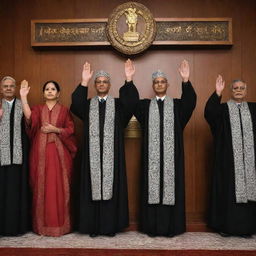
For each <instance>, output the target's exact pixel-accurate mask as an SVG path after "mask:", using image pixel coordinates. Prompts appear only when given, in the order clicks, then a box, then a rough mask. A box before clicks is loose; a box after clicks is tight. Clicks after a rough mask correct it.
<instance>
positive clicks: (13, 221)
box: [0, 101, 31, 236]
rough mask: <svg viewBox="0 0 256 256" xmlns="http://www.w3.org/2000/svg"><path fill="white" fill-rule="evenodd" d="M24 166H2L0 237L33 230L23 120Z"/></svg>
mask: <svg viewBox="0 0 256 256" xmlns="http://www.w3.org/2000/svg"><path fill="white" fill-rule="evenodd" d="M14 106H15V101H14V102H13V105H12V110H11V115H10V145H11V148H10V150H11V159H12V152H13V129H14ZM20 125H21V127H22V129H21V131H22V135H21V136H22V137H21V138H22V154H23V159H22V162H23V164H22V165H18V164H11V165H6V166H0V235H3V236H14V235H19V234H24V233H26V232H27V231H28V230H31V216H30V206H31V201H30V199H31V196H30V190H29V167H28V166H29V164H28V153H29V143H28V137H27V135H26V132H25V124H24V120H23V119H22V122H21V124H20Z"/></svg>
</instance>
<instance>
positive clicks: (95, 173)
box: [89, 96, 115, 200]
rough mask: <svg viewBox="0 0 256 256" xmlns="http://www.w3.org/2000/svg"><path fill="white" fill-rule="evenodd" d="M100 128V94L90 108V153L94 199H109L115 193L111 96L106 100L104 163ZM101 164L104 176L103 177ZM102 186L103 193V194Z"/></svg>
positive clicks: (113, 113) (93, 100) (113, 124)
mask: <svg viewBox="0 0 256 256" xmlns="http://www.w3.org/2000/svg"><path fill="white" fill-rule="evenodd" d="M99 129H100V124H99V100H98V96H96V97H94V98H92V99H91V102H90V110H89V151H90V153H89V154H90V173H91V186H92V187H91V188H92V199H93V200H109V199H111V198H112V194H113V182H114V131H115V100H114V98H113V97H111V96H108V97H107V101H106V111H105V123H104V132H103V160H102V161H103V163H102V165H101V161H100V130H99ZM101 166H102V175H103V177H101ZM101 188H102V194H103V195H101Z"/></svg>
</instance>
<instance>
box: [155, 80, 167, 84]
mask: <svg viewBox="0 0 256 256" xmlns="http://www.w3.org/2000/svg"><path fill="white" fill-rule="evenodd" d="M166 83H167V81H166V80H157V81H154V82H153V84H166Z"/></svg>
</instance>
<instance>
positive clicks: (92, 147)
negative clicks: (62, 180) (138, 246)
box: [71, 60, 139, 237]
mask: <svg viewBox="0 0 256 256" xmlns="http://www.w3.org/2000/svg"><path fill="white" fill-rule="evenodd" d="M134 73H135V67H134V65H133V63H132V62H131V60H127V61H126V63H125V76H126V81H125V84H124V86H122V87H121V88H120V91H119V98H118V99H115V98H113V97H112V96H110V95H109V90H110V87H111V82H110V75H109V74H108V73H107V72H105V71H102V70H101V71H98V72H97V73H96V75H95V80H94V87H95V90H96V94H97V95H96V96H95V97H93V98H92V99H87V94H88V85H89V82H90V80H91V78H92V75H93V71H91V66H90V64H89V63H87V62H86V63H85V64H84V66H83V72H82V82H81V84H80V85H79V86H78V87H77V88H76V90H75V91H74V92H73V94H72V105H71V111H72V112H73V113H74V114H75V115H77V116H78V117H79V118H81V119H82V120H83V122H84V141H83V144H84V148H83V153H82V154H83V155H82V166H81V173H80V175H81V176H80V181H81V185H80V203H79V208H80V209H79V220H78V231H79V232H81V233H85V234H89V235H90V236H91V237H95V236H98V235H106V236H114V235H115V234H116V233H117V232H119V231H122V230H123V229H124V228H126V227H127V226H128V224H129V216H128V215H129V214H128V195H127V181H126V170H125V154H124V138H123V134H124V128H125V127H126V126H127V124H128V122H129V120H130V118H131V117H132V115H133V112H134V108H135V107H136V104H137V102H138V100H139V96H138V92H137V89H136V87H135V86H134V84H133V81H132V79H133V75H134Z"/></svg>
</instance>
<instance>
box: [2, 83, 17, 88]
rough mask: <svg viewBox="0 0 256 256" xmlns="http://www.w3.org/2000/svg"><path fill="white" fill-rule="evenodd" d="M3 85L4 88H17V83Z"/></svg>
mask: <svg viewBox="0 0 256 256" xmlns="http://www.w3.org/2000/svg"><path fill="white" fill-rule="evenodd" d="M2 87H3V88H4V89H7V88H15V84H3V85H2Z"/></svg>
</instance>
